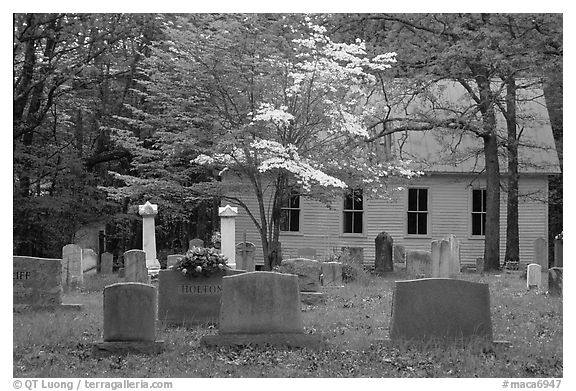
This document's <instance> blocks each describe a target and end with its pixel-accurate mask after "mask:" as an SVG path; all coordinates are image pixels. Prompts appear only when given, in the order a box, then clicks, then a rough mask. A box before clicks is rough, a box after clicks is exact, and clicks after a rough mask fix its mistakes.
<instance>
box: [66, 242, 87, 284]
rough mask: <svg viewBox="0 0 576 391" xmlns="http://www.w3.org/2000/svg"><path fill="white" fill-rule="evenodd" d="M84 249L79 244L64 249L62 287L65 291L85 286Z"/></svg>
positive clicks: (69, 245) (68, 245)
mask: <svg viewBox="0 0 576 391" xmlns="http://www.w3.org/2000/svg"><path fill="white" fill-rule="evenodd" d="M83 270H84V269H83V268H82V248H81V247H80V246H78V245H77V244H67V245H66V246H64V247H62V287H63V288H64V290H65V291H67V290H69V289H74V288H79V287H81V286H82V285H84V274H83Z"/></svg>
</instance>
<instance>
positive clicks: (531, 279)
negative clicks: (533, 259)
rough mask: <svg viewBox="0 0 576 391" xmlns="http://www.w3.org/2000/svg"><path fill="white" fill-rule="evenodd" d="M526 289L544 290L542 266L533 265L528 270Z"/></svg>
mask: <svg viewBox="0 0 576 391" xmlns="http://www.w3.org/2000/svg"><path fill="white" fill-rule="evenodd" d="M526 288H527V289H532V288H537V289H540V288H542V266H540V265H538V264H537V263H531V264H529V265H528V267H527V269H526Z"/></svg>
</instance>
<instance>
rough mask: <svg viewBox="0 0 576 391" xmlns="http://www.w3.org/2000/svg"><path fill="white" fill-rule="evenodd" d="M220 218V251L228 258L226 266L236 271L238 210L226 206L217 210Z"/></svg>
mask: <svg viewBox="0 0 576 391" xmlns="http://www.w3.org/2000/svg"><path fill="white" fill-rule="evenodd" d="M218 216H220V234H221V236H222V242H221V243H222V244H221V251H222V254H223V255H224V256H225V257H227V258H228V266H230V267H231V268H233V269H236V216H238V208H236V207H232V206H230V205H226V206H225V207H223V208H218Z"/></svg>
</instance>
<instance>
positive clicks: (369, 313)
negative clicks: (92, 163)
mask: <svg viewBox="0 0 576 391" xmlns="http://www.w3.org/2000/svg"><path fill="white" fill-rule="evenodd" d="M359 277H360V278H358V280H357V281H355V282H351V283H347V284H345V286H344V287H343V288H331V289H330V290H328V289H325V290H324V291H325V292H326V295H327V301H326V303H325V304H320V305H315V306H307V305H303V306H302V310H303V320H304V325H305V331H306V332H307V333H314V334H321V335H322V336H323V338H324V340H325V341H326V347H325V348H324V349H322V350H319V351H311V350H308V349H280V348H271V347H267V348H265V347H263V348H262V347H250V346H248V347H242V348H218V349H214V348H210V349H209V348H204V347H201V346H200V338H201V337H202V336H204V335H210V334H216V333H217V328H216V327H215V326H213V325H203V326H198V327H192V328H182V327H180V328H178V327H170V328H166V327H163V326H161V325H159V326H158V329H157V336H158V338H157V339H159V340H164V341H165V343H166V348H167V349H166V351H165V352H163V353H161V354H159V355H155V356H144V355H128V356H109V357H105V358H93V357H92V355H91V348H92V345H93V344H94V343H95V342H99V341H101V338H102V337H101V336H102V289H103V287H104V286H105V285H108V284H110V283H114V282H117V280H116V279H115V278H114V277H102V276H89V277H88V278H87V279H86V284H85V287H84V290H83V291H81V292H75V293H71V294H65V295H64V302H65V303H80V304H82V305H83V308H82V310H81V311H76V312H74V311H62V312H37V313H33V312H28V311H25V312H20V313H14V314H13V326H14V328H13V329H14V336H13V374H14V377H115V378H117V377H136V378H148V377H155V378H164V377H165V378H178V377H252V378H254V377H323V378H325V377H330V378H334V377H420V378H423V377H427V378H431V377H467V378H472V377H481V378H488V377H506V378H510V377H562V375H563V360H562V334H563V330H562V318H563V313H562V299H561V298H556V297H550V296H548V295H546V294H545V293H544V292H537V291H534V290H532V291H527V290H526V288H525V284H526V281H525V280H524V279H522V278H520V277H519V274H518V273H510V274H507V273H503V274H501V275H476V274H463V275H462V278H463V279H466V280H470V281H478V282H487V283H489V285H490V295H491V311H492V323H493V331H494V339H496V340H507V341H509V342H510V343H511V346H510V347H508V348H497V349H494V350H492V351H482V349H478V348H477V347H476V346H464V347H462V346H449V347H441V346H433V345H430V346H426V347H423V346H408V345H406V346H391V345H389V344H388V343H387V342H386V339H387V337H388V326H389V322H390V306H391V301H392V289H393V284H394V280H395V279H396V280H400V279H407V278H408V277H407V276H405V275H403V272H402V271H398V272H395V275H393V276H389V277H385V278H381V277H376V276H370V275H361V276H359Z"/></svg>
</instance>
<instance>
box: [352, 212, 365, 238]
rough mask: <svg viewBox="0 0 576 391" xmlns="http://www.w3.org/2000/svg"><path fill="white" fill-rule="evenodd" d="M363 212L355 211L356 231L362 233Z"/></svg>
mask: <svg viewBox="0 0 576 391" xmlns="http://www.w3.org/2000/svg"><path fill="white" fill-rule="evenodd" d="M363 214H364V213H362V212H355V213H354V233H357V234H361V233H362V215H363Z"/></svg>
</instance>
